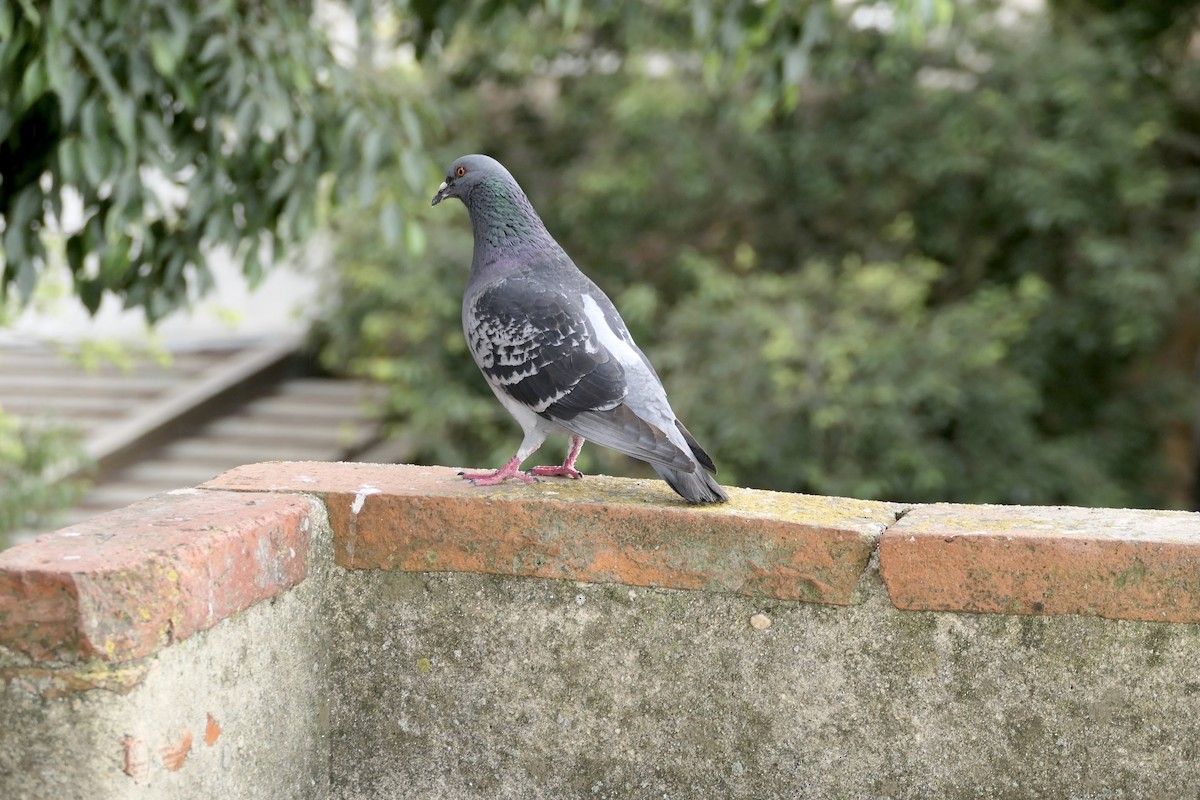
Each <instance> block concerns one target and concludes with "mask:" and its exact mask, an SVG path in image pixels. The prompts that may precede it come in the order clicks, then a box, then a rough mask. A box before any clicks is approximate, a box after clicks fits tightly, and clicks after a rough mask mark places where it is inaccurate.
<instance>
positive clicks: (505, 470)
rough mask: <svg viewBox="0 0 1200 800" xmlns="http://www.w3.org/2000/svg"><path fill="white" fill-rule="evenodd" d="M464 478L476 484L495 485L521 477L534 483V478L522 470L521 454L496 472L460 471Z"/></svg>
mask: <svg viewBox="0 0 1200 800" xmlns="http://www.w3.org/2000/svg"><path fill="white" fill-rule="evenodd" d="M458 474H459V475H461V476H462V477H463V480H468V481H470V482H471V483H473V484H475V485H476V486H495V485H497V484H500V483H504V482H505V481H506V480H508V479H509V478H520V479H521V480H523V481H525V482H526V483H533V478H531V477H529V476H528V475H526V474H525V473H524V472H521V458H520V456H513V457H512V458H510V459H509V460H508V463H507V464H505V465H504V466H503V467H501V468H500V469H498V470H496V471H495V472H460V473H458Z"/></svg>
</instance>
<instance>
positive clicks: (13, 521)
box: [0, 410, 85, 547]
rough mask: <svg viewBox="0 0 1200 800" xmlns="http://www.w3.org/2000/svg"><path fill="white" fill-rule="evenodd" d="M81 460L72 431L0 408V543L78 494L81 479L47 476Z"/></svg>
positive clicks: (72, 500) (79, 449) (77, 440)
mask: <svg viewBox="0 0 1200 800" xmlns="http://www.w3.org/2000/svg"><path fill="white" fill-rule="evenodd" d="M84 460H85V459H84V454H83V451H82V448H81V447H80V445H79V437H78V434H77V432H76V431H74V430H72V429H69V428H66V427H63V426H61V425H55V424H52V423H47V422H39V421H36V420H26V419H18V418H17V417H14V416H12V415H8V414H5V413H4V411H3V410H0V547H3V546H4V544H5V536H6V534H8V533H11V532H12V531H14V530H17V529H20V528H22V527H26V526H29V527H33V526H35V525H36V524H37V523H38V520H39V518H40V517H41V516H42V515H44V514H47V513H49V512H52V511H54V510H56V509H60V508H65V507H67V506H69V505H70V504H71V503H73V502H75V501H76V500H77V499H78V498H79V496H80V495H81V494H82V491H83V486H84V484H83V482H82V481H81V480H78V479H68V480H60V481H47V480H45V475H46V474H47V473H48V472H50V471H52V470H54V469H55V468H56V467H59V466H61V465H62V464H65V463H76V464H78V463H84Z"/></svg>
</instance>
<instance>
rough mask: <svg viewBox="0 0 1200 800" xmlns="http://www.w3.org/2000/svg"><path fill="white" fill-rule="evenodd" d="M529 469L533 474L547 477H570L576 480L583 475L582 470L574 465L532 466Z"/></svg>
mask: <svg viewBox="0 0 1200 800" xmlns="http://www.w3.org/2000/svg"><path fill="white" fill-rule="evenodd" d="M529 471H530V473H532V474H534V475H539V476H542V477H547V478H550V477H554V478H570V479H571V480H574V481H577V480H579V479H580V478H582V477H583V473H582V472H580V471H579V470H577V469H575V468H574V467H568V466H566V465H558V466H553V467H534V468H533V469H531V470H529Z"/></svg>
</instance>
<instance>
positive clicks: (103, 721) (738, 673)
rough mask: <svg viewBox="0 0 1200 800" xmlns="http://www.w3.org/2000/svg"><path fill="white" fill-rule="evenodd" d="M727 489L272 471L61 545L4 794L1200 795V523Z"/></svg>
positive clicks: (28, 610) (7, 707)
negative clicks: (675, 491) (724, 496)
mask: <svg viewBox="0 0 1200 800" xmlns="http://www.w3.org/2000/svg"><path fill="white" fill-rule="evenodd" d="M732 495H733V501H732V502H731V504H729V505H728V506H725V507H721V508H715V509H714V508H691V507H687V506H684V505H682V504H678V503H676V502H674V501H673V500H672V499H671V496H670V494H669V490H666V489H665V488H664V487H660V486H659V485H658V484H657V482H654V481H644V482H643V481H629V480H618V479H609V478H594V477H589V478H586V479H584V480H583V481H579V482H568V481H557V480H553V481H552V480H547V481H543V482H541V483H540V484H538V485H536V486H532V487H525V486H511V487H501V488H498V489H479V488H474V487H470V486H468V485H464V484H463V483H462V482H461V481H460V480H459V479H458V478H457V477H456V476H455V474H454V472H453V471H452V470H445V469H437V468H417V467H399V466H397V467H380V466H371V465H355V464H338V465H322V464H280V463H276V464H264V465H253V466H249V467H244V468H241V469H239V470H235V471H233V472H231V473H228V474H226V475H225V476H222V477H221V478H218V479H217V480H215V481H213V482H211V483H210V484H207V485H206V486H205V487H202V489H201V490H199V491H194V492H189V493H179V494H174V495H163V496H159V497H157V498H154V499H152V500H150V501H147V502H145V503H142V504H138V505H135V506H132V507H130V508H129V509H125V510H123V511H120V512H115V513H114V514H113V515H106V517H101V518H98V519H97V520H95V521H93V522H90V523H87V524H86V525H84V526H77V527H76V528H75V529H74V530H71V531H67V532H59V533H56V534H48V535H47V536H44V537H42V538H41V539H40V540H39V541H38V542H35V543H31V544H29V545H24V546H22V547H19V548H15V549H14V550H12V551H8V552H6V553H4V554H0V676H3V678H4V680H5V688H4V692H3V694H2V695H0V797H5V798H9V797H12V798H26V797H28V798H40V797H54V798H70V797H88V798H92V797H131V798H140V797H172V798H174V797H179V798H191V797H213V796H228V797H264V798H266V797H272V798H283V797H303V798H308V797H312V798H327V797H328V798H346V799H347V800H350V799H351V798H353V799H355V800H357V798H392V797H395V798H407V797H413V798H508V797H511V798H543V797H544V798H564V797H588V798H626V797H654V798H661V797H668V798H676V799H677V798H692V797H697V798H712V797H730V798H772V797H780V798H825V797H830V798H859V797H862V798H877V797H891V798H928V797H949V798H957V797H962V798H976V797H978V798H993V797H1001V798H1003V797H1012V798H1024V797H1055V798H1109V797H1112V798H1117V797H1125V798H1135V797H1136V798H1143V797H1144V798H1156V797H1161V798H1182V797H1200V752H1198V750H1200V745H1198V744H1197V742H1198V741H1200V737H1198V736H1197V734H1200V670H1198V668H1197V666H1196V665H1197V664H1200V627H1198V626H1197V622H1200V515H1196V514H1186V513H1170V512H1131V511H1112V510H1103V509H1053V508H1045V509H1033V508H1015V507H1013V508H1001V507H971V506H921V507H915V508H909V507H904V506H898V505H893V504H877V503H864V502H862V501H854V500H844V499H839V498H812V497H803V496H794V495H781V494H774V493H768V492H753V491H748V490H734V491H733V492H732ZM898 606H899V607H898ZM1155 620H1158V621H1155ZM1163 620H1170V621H1163Z"/></svg>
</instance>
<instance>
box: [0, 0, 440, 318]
mask: <svg viewBox="0 0 1200 800" xmlns="http://www.w3.org/2000/svg"><path fill="white" fill-rule="evenodd" d="M397 5H399V6H403V5H405V4H404V3H400V2H398V3H397ZM317 11H318V9H317V4H316V3H314V2H300V3H295V2H287V1H286V0H268V2H262V3H241V2H235V0H214V1H213V2H207V3H198V2H194V0H167V2H159V1H158V0H135V1H134V2H128V1H127V0H99V1H98V2H93V3H82V2H79V0H48V2H42V3H33V2H24V0H22V1H21V2H13V1H12V0H3V2H0V216H2V217H3V220H4V228H3V236H2V239H0V245H2V246H0V301H2V300H3V299H4V298H5V297H16V298H17V299H18V300H19V301H21V302H22V303H24V302H27V301H28V299H29V298H30V297H31V295H32V294H33V291H34V288H35V287H36V286H37V283H38V281H39V278H40V276H41V274H42V273H43V272H44V270H45V268H46V264H47V261H48V259H49V258H51V257H52V255H53V254H48V253H47V248H50V249H51V250H52V251H54V252H55V253H59V252H60V253H61V254H62V256H63V257H65V260H66V263H67V264H68V265H69V267H70V271H71V274H72V276H73V279H74V288H75V292H76V293H77V294H78V296H79V297H80V298H81V299H82V301H83V303H84V304H85V305H86V306H87V307H88V308H89V309H90V310H92V311H95V309H96V308H97V307H98V306H99V304H100V301H101V299H102V297H103V296H104V295H105V294H112V295H115V296H117V297H119V298H120V299H122V300H123V301H124V303H125V305H126V306H128V307H133V308H142V309H144V310H145V313H146V316H147V318H148V319H149V320H151V321H153V320H157V319H159V318H161V317H162V316H164V315H165V314H167V313H169V312H170V311H172V310H174V309H176V308H178V307H180V306H182V305H185V304H186V303H187V302H189V300H190V299H193V298H194V297H195V296H197V295H198V294H199V293H202V292H203V291H204V290H205V289H206V288H207V287H208V286H209V284H210V280H209V276H208V272H207V267H206V259H205V257H204V253H205V250H206V249H209V248H213V247H217V246H225V247H228V248H230V249H231V250H232V251H233V252H234V253H235V254H236V256H237V258H238V259H239V260H240V262H241V264H242V266H243V268H244V272H245V274H246V276H247V279H248V280H249V281H250V282H251V283H254V282H256V281H257V280H258V279H259V277H260V276H261V273H262V270H263V264H264V263H265V262H266V261H267V260H269V259H271V258H272V257H274V258H278V257H280V256H282V255H283V254H284V251H285V250H286V248H287V247H289V246H292V245H294V244H297V243H299V242H302V241H304V239H305V238H306V237H307V236H308V235H309V234H311V233H312V232H313V230H314V229H315V228H316V225H317V221H318V217H319V211H320V210H321V209H322V207H323V206H325V205H327V204H329V203H330V202H339V201H344V200H345V199H346V198H349V197H356V198H361V199H362V200H363V201H364V202H369V201H371V200H373V199H376V196H377V191H378V190H379V187H378V184H377V183H376V180H375V178H376V175H377V172H378V169H379V168H380V166H381V165H382V164H384V163H385V162H399V163H401V164H403V165H405V168H404V169H402V170H399V171H398V172H397V175H398V176H399V177H401V178H402V179H403V177H404V176H408V179H409V180H410V181H411V182H412V186H411V187H410V190H415V188H416V186H418V185H420V184H421V182H422V179H423V178H424V176H425V174H426V165H425V161H424V160H423V159H422V158H421V156H420V152H421V147H422V143H421V138H420V137H421V127H422V126H421V122H420V115H421V114H422V113H424V112H425V111H426V110H427V107H426V106H425V105H423V104H422V103H420V102H418V100H417V98H416V97H415V96H414V89H413V85H412V82H411V81H406V80H404V74H403V73H402V72H400V71H395V72H394V73H393V74H392V76H391V78H390V79H389V81H387V82H386V83H384V82H379V81H376V80H374V78H375V77H376V75H375V72H374V70H373V68H372V66H371V64H370V62H369V61H366V60H360V59H358V58H357V57H356V51H355V50H354V48H353V47H345V46H343V47H342V48H341V50H340V52H341V53H342V54H344V55H347V56H348V57H346V58H339V57H338V56H337V52H338V51H337V47H336V46H335V44H336V42H335V38H336V35H335V34H332V33H329V32H327V29H331V28H334V27H336V26H334V25H333V24H332V23H327V24H326V25H321V24H314V23H313V21H312V18H313V16H314V14H316V13H317ZM343 28H345V29H346V33H348V34H351V35H352V33H353V25H352V24H349V25H345V26H343ZM405 194H406V196H407V192H406V193H405ZM395 195H396V192H395V191H394V190H391V189H388V190H386V191H383V192H382V197H381V198H379V201H380V202H384V203H390V204H392V205H393V206H394V205H395V203H396V202H397V201H396V199H395ZM389 213H390V214H391V216H393V217H394V216H396V213H397V212H396V211H394V210H393V211H391V212H389Z"/></svg>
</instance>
